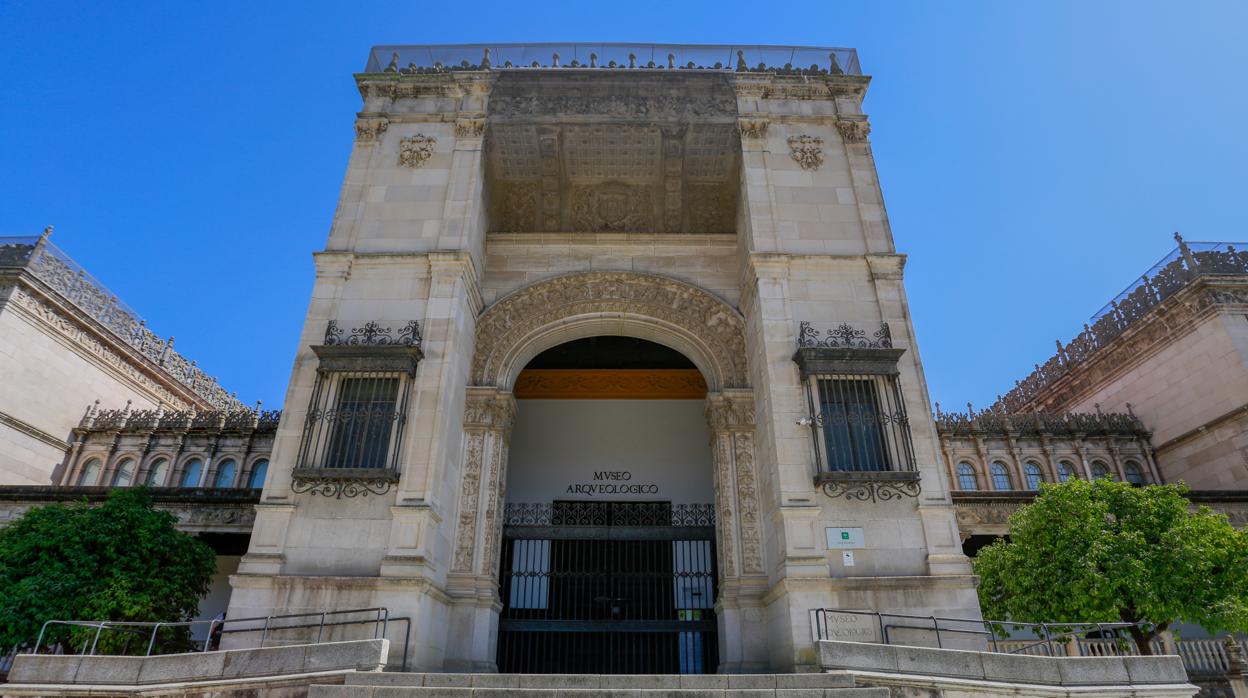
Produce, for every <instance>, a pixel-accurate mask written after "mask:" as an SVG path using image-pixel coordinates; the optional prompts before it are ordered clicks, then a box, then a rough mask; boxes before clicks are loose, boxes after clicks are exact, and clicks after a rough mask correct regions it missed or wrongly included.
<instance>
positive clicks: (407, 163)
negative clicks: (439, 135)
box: [399, 133, 438, 169]
mask: <svg viewBox="0 0 1248 698" xmlns="http://www.w3.org/2000/svg"><path fill="white" fill-rule="evenodd" d="M437 142H438V139H436V138H434V137H433V136H426V135H424V134H420V133H418V134H416V135H414V136H404V138H403V139H402V140H401V141H399V164H400V165H402V166H403V167H410V168H412V169H416V168H418V167H421V166H423V165H424V164H425V163H426V162H428V161H429V158H431V157H433V146H434V145H435V144H437Z"/></svg>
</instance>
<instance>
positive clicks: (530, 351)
mask: <svg viewBox="0 0 1248 698" xmlns="http://www.w3.org/2000/svg"><path fill="white" fill-rule="evenodd" d="M610 334H623V335H628V336H636V337H641V338H643V339H649V340H652V341H655V342H658V343H660V344H664V345H667V346H670V347H671V348H673V349H676V350H677V351H680V352H681V353H683V354H685V355H686V356H688V357H689V359H690V360H691V361H693V363H694V364H695V365H697V366H698V368H699V369H701V370H702V373H703V375H704V376H705V377H706V382H707V386H708V387H709V388H710V390H711V391H712V392H715V391H719V390H723V389H726V388H744V387H746V386H748V385H749V377H748V373H747V370H746V363H745V356H746V351H745V320H744V319H743V318H742V317H741V314H740V313H738V312H737V310H736V309H735V308H733V307H732V306H731V305H729V304H728V303H726V302H725V301H723V300H722V299H720V298H718V297H716V296H714V295H713V294H711V293H709V292H707V291H705V290H703V289H700V288H698V287H697V286H693V285H691V284H688V283H685V282H683V281H677V280H675V279H671V278H668V277H663V276H654V275H650V274H638V273H634V272H583V273H577V274H568V275H566V276H558V277H555V278H552V279H546V280H543V281H539V282H537V283H535V284H533V285H532V286H527V287H525V288H522V289H520V290H518V291H516V292H514V293H512V294H511V295H508V296H506V297H504V298H502V299H501V300H499V301H498V302H496V303H494V305H492V306H490V307H489V308H488V309H486V310H485V312H484V313H482V314H481V317H480V318H478V320H477V329H476V342H475V344H476V346H475V350H474V353H473V361H472V373H471V383H472V385H480V386H496V387H498V388H501V389H504V390H506V389H508V388H509V387H510V386H511V385H512V383H513V382H514V381H515V378H516V375H518V374H519V372H520V369H522V368H523V367H524V365H525V364H526V363H527V362H528V361H529V359H531V358H533V357H534V356H536V355H537V354H538V353H540V352H541V351H543V350H545V349H548V348H550V347H553V346H556V345H558V344H561V343H563V342H567V341H571V340H573V339H579V338H581V337H589V336H594V335H610Z"/></svg>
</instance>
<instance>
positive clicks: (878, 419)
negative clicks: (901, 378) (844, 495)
mask: <svg viewBox="0 0 1248 698" xmlns="http://www.w3.org/2000/svg"><path fill="white" fill-rule="evenodd" d="M809 387H810V388H811V392H812V393H813V394H812V395H811V396H810V397H811V400H810V401H811V407H812V409H813V410H814V412H815V424H816V426H817V428H816V434H817V437H816V448H817V449H818V451H819V457H820V458H819V459H820V461H821V468H822V469H824V470H828V471H833V472H883V471H890V470H912V469H913V461H914V457H913V447H912V445H911V442H910V425H909V421H908V420H907V418H906V411H905V406H904V404H903V402H902V399H901V391H900V389H899V387H898V385H897V378H896V376H893V375H878V374H862V375H856V374H832V375H827V374H824V375H816V376H812V377H811V378H810V384H809Z"/></svg>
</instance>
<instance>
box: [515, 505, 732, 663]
mask: <svg viewBox="0 0 1248 698" xmlns="http://www.w3.org/2000/svg"><path fill="white" fill-rule="evenodd" d="M505 516H506V518H505V523H504V527H503V549H502V560H501V561H500V562H501V565H500V569H501V573H500V579H499V581H500V589H499V591H500V594H501V596H502V601H503V612H502V616H501V619H500V621H499V636H498V670H499V671H500V672H504V673H540V674H701V673H714V672H715V670H716V668H717V666H718V663H719V643H718V638H717V636H716V621H715V611H714V605H715V594H716V576H715V541H714V537H715V529H714V509H713V508H712V507H711V506H710V505H676V506H673V505H671V504H670V503H667V502H555V503H554V504H549V505H533V504H509V505H507V510H506V514H505Z"/></svg>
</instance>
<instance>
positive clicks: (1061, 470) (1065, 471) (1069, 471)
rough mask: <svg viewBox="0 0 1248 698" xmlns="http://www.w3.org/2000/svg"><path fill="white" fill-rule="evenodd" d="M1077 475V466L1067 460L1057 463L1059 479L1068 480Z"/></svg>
mask: <svg viewBox="0 0 1248 698" xmlns="http://www.w3.org/2000/svg"><path fill="white" fill-rule="evenodd" d="M1074 476H1075V467H1074V466H1073V465H1071V464H1070V463H1067V462H1066V461H1062V462H1061V463H1058V464H1057V479H1058V480H1060V481H1062V482H1066V481H1068V480H1070V478H1072V477H1074Z"/></svg>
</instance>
